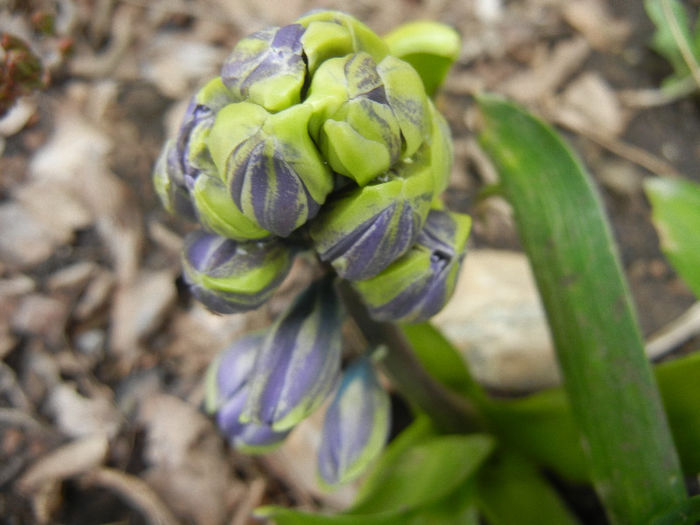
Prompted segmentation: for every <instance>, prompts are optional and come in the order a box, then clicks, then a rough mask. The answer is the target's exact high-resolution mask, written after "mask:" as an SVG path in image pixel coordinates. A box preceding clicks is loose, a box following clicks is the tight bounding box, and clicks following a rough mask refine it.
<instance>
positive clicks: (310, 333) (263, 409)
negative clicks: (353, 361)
mask: <svg viewBox="0 0 700 525" xmlns="http://www.w3.org/2000/svg"><path fill="white" fill-rule="evenodd" d="M340 325H341V315H340V304H339V300H338V297H337V296H336V294H335V290H334V288H333V285H332V282H331V281H330V279H322V280H320V281H317V282H315V283H313V284H311V286H309V288H308V289H307V290H305V291H304V292H303V293H301V294H300V295H299V296H298V297H297V298H296V300H295V301H294V302H293V303H292V304H291V305H290V307H289V308H288V309H287V310H286V311H285V312H284V313H283V314H282V315H281V316H280V317H279V318H278V319H277V321H276V322H275V323H274V324H273V325H272V327H271V328H270V330H269V332H268V333H267V335H266V336H265V340H264V341H263V344H262V348H261V350H260V352H259V353H258V356H257V359H256V360H255V365H254V366H253V372H252V379H251V382H250V385H249V387H250V393H249V396H248V399H247V402H246V407H245V409H244V411H243V414H242V416H241V420H242V421H243V422H246V423H258V424H264V425H269V426H271V427H272V429H273V430H275V431H283V430H287V429H289V428H291V427H292V426H294V425H296V424H297V423H298V422H299V421H301V420H302V419H304V418H305V417H306V416H308V415H309V414H310V413H311V412H312V411H313V410H315V409H316V408H317V407H318V406H319V405H320V404H321V403H322V402H323V400H324V399H325V398H326V396H327V395H328V394H329V393H330V391H331V389H332V388H333V386H334V385H335V382H336V380H337V377H338V372H339V370H340V357H341V332H340Z"/></svg>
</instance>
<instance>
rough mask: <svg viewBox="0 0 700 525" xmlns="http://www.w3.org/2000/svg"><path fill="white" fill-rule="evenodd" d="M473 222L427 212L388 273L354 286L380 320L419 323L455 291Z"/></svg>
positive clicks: (426, 318) (463, 216) (463, 217)
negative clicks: (409, 245)
mask: <svg viewBox="0 0 700 525" xmlns="http://www.w3.org/2000/svg"><path fill="white" fill-rule="evenodd" d="M470 226H471V219H470V218H469V216H467V215H463V214H459V213H452V212H447V211H441V210H431V211H430V214H429V215H428V219H427V221H426V223H425V226H424V227H423V230H422V231H421V233H420V235H419V236H418V239H417V240H416V244H415V245H414V246H413V248H412V249H411V250H410V251H409V252H408V253H406V255H404V256H403V257H401V258H400V259H397V260H396V261H395V262H394V263H393V264H391V265H390V266H389V267H388V268H387V269H386V270H384V271H383V272H381V273H380V274H378V275H376V276H375V277H373V278H371V279H367V280H364V281H357V282H354V283H353V286H354V287H355V289H356V290H357V291H358V293H359V294H360V295H361V297H362V298H363V300H364V302H365V304H366V305H367V307H368V309H369V312H370V314H371V315H372V317H373V318H374V319H376V320H378V321H400V322H420V321H426V320H428V319H429V318H430V317H432V316H433V315H435V314H436V313H437V312H439V311H440V310H441V309H442V308H443V306H445V304H447V301H448V300H449V299H450V297H451V296H452V293H453V292H454V288H455V285H456V283H457V277H458V275H459V269H460V266H461V263H462V259H463V258H464V252H465V249H466V242H467V237H468V236H469V229H470Z"/></svg>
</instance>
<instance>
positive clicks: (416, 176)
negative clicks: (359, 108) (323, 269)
mask: <svg viewBox="0 0 700 525" xmlns="http://www.w3.org/2000/svg"><path fill="white" fill-rule="evenodd" d="M433 186H434V179H433V173H432V171H431V168H430V166H429V165H426V164H423V163H418V162H416V163H405V164H402V165H401V166H400V171H398V170H397V171H394V172H392V173H391V174H390V178H388V180H384V181H376V182H374V183H372V184H369V185H367V186H364V187H363V188H355V189H352V190H350V191H347V192H345V193H343V194H341V195H339V196H338V197H337V198H335V199H334V200H332V201H329V202H328V203H327V204H326V205H325V206H324V207H323V210H322V211H321V213H320V214H319V216H318V217H317V218H316V219H315V220H314V221H313V223H312V224H311V228H310V234H311V238H312V240H313V242H314V248H315V250H316V251H317V253H318V255H319V257H320V258H321V260H323V261H326V262H329V263H331V264H332V265H333V267H334V268H335V270H336V272H338V275H340V276H341V277H343V278H344V279H348V280H351V281H354V280H359V279H368V278H370V277H372V276H374V275H377V274H378V273H379V272H381V271H382V270H384V268H386V267H387V266H389V265H390V264H391V263H392V262H393V261H394V260H396V259H397V258H398V257H400V256H401V255H403V254H404V253H406V252H407V251H408V250H409V248H410V247H411V246H412V245H413V243H414V242H415V240H416V238H417V236H418V233H419V232H420V230H421V228H422V227H423V223H424V221H425V218H426V216H427V215H428V211H429V209H430V203H431V200H432V198H433Z"/></svg>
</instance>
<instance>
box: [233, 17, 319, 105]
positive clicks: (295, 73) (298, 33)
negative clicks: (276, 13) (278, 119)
mask: <svg viewBox="0 0 700 525" xmlns="http://www.w3.org/2000/svg"><path fill="white" fill-rule="evenodd" d="M304 31H305V29H304V26H302V25H300V24H290V25H287V26H284V27H269V28H266V29H263V30H261V31H257V32H256V33H253V34H252V35H250V36H248V37H246V38H244V39H243V40H241V41H240V42H239V43H238V44H237V45H236V47H235V48H234V49H233V52H232V53H231V55H230V56H229V58H228V59H227V60H226V62H225V63H224V65H223V67H222V68H221V78H222V79H223V82H224V84H226V86H227V87H228V88H229V89H230V90H231V92H232V93H233V94H234V96H236V98H237V99H238V100H241V101H249V102H253V103H255V104H259V105H260V106H262V107H264V108H265V109H266V110H268V111H270V112H276V111H280V110H283V109H285V108H288V107H290V106H293V105H294V104H298V103H299V102H300V100H301V90H302V88H303V86H304V81H305V79H306V64H305V63H304V55H303V48H302V43H301V37H302V35H303V34H304Z"/></svg>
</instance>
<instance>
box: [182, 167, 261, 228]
mask: <svg viewBox="0 0 700 525" xmlns="http://www.w3.org/2000/svg"><path fill="white" fill-rule="evenodd" d="M192 199H193V201H194V205H195V208H196V211H197V216H198V217H199V222H200V224H201V225H202V226H204V228H205V229H207V230H209V231H212V232H214V233H216V234H218V235H221V236H223V237H226V238H228V239H234V240H236V241H246V240H254V239H263V238H265V237H269V236H270V232H268V231H267V230H264V229H262V228H261V227H260V226H258V224H257V223H256V222H254V221H252V220H250V219H249V218H248V217H246V216H245V215H243V212H241V211H240V210H239V209H238V207H237V206H236V205H235V203H234V202H233V199H232V198H231V194H230V193H229V192H228V190H227V189H226V185H225V184H224V183H223V182H221V180H220V179H219V178H218V177H210V176H209V175H201V176H199V177H198V178H197V180H196V181H195V183H194V187H193V188H192Z"/></svg>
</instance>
